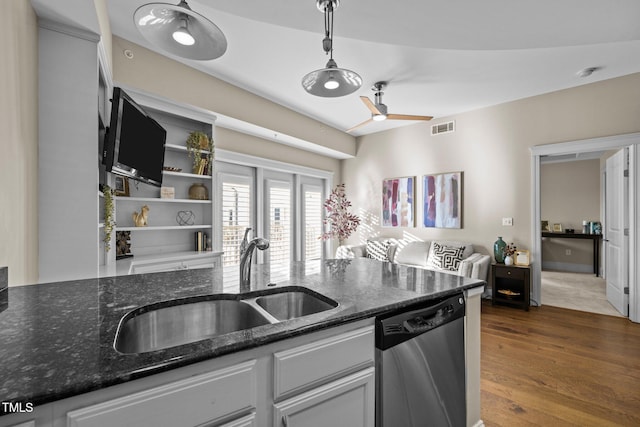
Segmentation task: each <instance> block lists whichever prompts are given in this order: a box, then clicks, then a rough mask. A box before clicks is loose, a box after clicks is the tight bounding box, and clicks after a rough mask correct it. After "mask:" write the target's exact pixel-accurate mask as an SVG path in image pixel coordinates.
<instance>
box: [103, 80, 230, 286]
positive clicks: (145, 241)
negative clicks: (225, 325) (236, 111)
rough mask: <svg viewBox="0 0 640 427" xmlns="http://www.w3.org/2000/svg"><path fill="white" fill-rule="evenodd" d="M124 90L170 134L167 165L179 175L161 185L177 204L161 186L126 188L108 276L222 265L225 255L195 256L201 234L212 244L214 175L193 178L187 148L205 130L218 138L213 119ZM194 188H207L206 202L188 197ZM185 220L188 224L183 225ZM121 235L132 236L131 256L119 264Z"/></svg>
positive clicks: (169, 175)
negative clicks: (143, 219)
mask: <svg viewBox="0 0 640 427" xmlns="http://www.w3.org/2000/svg"><path fill="white" fill-rule="evenodd" d="M123 89H124V90H125V92H127V94H129V95H130V96H131V97H132V98H133V99H134V100H135V101H136V102H137V103H138V104H139V105H140V106H142V107H143V108H144V109H145V111H147V112H148V113H149V114H150V115H151V116H152V117H153V118H154V119H155V120H157V121H158V123H160V125H162V127H164V128H165V129H166V131H167V140H166V143H165V159H164V165H165V166H166V167H171V168H176V169H179V171H164V172H163V179H162V185H163V187H173V188H174V191H175V198H173V199H167V198H161V197H160V193H161V189H160V188H159V187H155V186H152V185H148V184H145V183H142V182H138V181H134V180H131V179H130V180H129V183H128V184H129V185H128V188H129V194H128V195H117V196H116V197H115V199H114V205H115V220H116V227H115V229H114V232H113V238H112V242H113V243H112V245H111V246H112V249H111V250H110V251H109V252H108V253H107V257H106V261H107V262H106V265H105V268H104V269H103V271H104V274H133V273H140V272H153V271H168V270H180V269H186V268H203V267H207V266H209V267H210V266H213V265H215V264H216V263H217V262H219V258H220V255H221V253H220V252H214V251H211V250H209V251H196V243H195V240H196V237H195V235H196V233H197V232H202V233H203V234H205V233H206V234H207V236H208V240H209V242H213V241H214V239H213V236H212V234H213V231H214V230H213V225H212V224H213V202H212V201H211V197H212V196H213V190H214V184H213V176H215V174H214V173H213V170H210V171H209V172H210V174H207V175H199V174H194V173H191V170H192V163H193V159H191V158H190V157H189V155H188V151H187V147H186V140H187V138H188V136H189V133H190V132H193V131H201V132H204V133H206V134H207V135H209V136H210V137H214V135H213V133H214V122H215V119H216V118H215V116H214V115H213V114H211V113H209V112H206V111H202V110H199V109H196V108H194V107H190V106H187V105H183V104H178V103H174V102H172V101H169V100H166V99H161V98H159V97H156V96H154V95H149V94H146V93H142V92H139V91H136V90H135V89H132V88H127V87H123ZM210 169H212V168H210ZM108 175H110V174H108ZM107 181H108V182H109V183H113V182H114V177H113V176H109V177H108V179H107ZM194 184H203V185H204V186H205V187H206V188H207V192H208V196H209V197H208V199H207V200H194V199H190V198H189V188H190V187H191V186H192V185H194ZM111 187H114V186H113V185H111ZM145 205H146V206H147V207H148V208H149V213H148V224H147V226H144V227H136V226H135V224H134V221H133V217H132V214H133V212H140V211H141V209H142V207H143V206H145ZM185 219H189V220H188V221H187V222H186V223H184V220H185ZM181 222H182V223H181ZM122 232H129V234H130V240H129V242H130V245H131V253H132V254H133V257H129V258H123V259H116V253H117V248H116V246H117V237H118V234H119V233H122Z"/></svg>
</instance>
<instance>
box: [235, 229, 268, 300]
mask: <svg viewBox="0 0 640 427" xmlns="http://www.w3.org/2000/svg"><path fill="white" fill-rule="evenodd" d="M250 230H251V228H247V229H246V230H245V231H244V238H243V239H242V243H240V292H248V291H250V290H251V284H250V280H251V258H252V257H253V252H254V251H255V249H256V248H258V249H260V250H261V251H264V250H265V249H268V248H269V241H268V240H267V239H263V238H262V237H256V238H254V239H251V241H247V235H248V234H249V231H250Z"/></svg>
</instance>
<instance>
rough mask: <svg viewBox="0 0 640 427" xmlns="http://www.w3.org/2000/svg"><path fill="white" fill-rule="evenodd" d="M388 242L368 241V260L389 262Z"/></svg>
mask: <svg viewBox="0 0 640 427" xmlns="http://www.w3.org/2000/svg"><path fill="white" fill-rule="evenodd" d="M390 244H391V242H389V241H388V240H367V258H371V259H375V260H377V261H389V245H390Z"/></svg>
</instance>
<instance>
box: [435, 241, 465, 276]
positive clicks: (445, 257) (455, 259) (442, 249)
mask: <svg viewBox="0 0 640 427" xmlns="http://www.w3.org/2000/svg"><path fill="white" fill-rule="evenodd" d="M463 252H464V246H461V247H455V246H445V245H441V244H439V243H436V242H433V243H431V250H430V253H429V259H428V260H427V268H430V269H432V270H449V271H458V267H459V266H460V261H462V253H463Z"/></svg>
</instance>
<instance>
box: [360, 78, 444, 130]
mask: <svg viewBox="0 0 640 427" xmlns="http://www.w3.org/2000/svg"><path fill="white" fill-rule="evenodd" d="M386 85H387V82H377V83H375V84H374V85H373V87H372V88H371V90H372V91H374V92H375V97H376V102H375V104H374V103H373V102H371V100H370V99H369V98H367V97H366V96H361V97H360V99H362V102H364V105H366V106H367V108H368V109H369V111H371V118H370V119H368V120H365V121H364V122H362V123H360V124H358V125H355V126H354V127H352V128H351V129H347V132H351V131H352V130H355V129H358V128H359V127H360V126H364V125H366V124H368V123H370V122H372V121H376V122H380V121H382V120H387V119H389V120H424V121H427V120H431V119H432V118H433V117H431V116H412V115H410V114H388V113H387V106H386V105H384V104H383V103H382V95H383V94H384V92H382V89H384V88H385V86H386Z"/></svg>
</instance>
